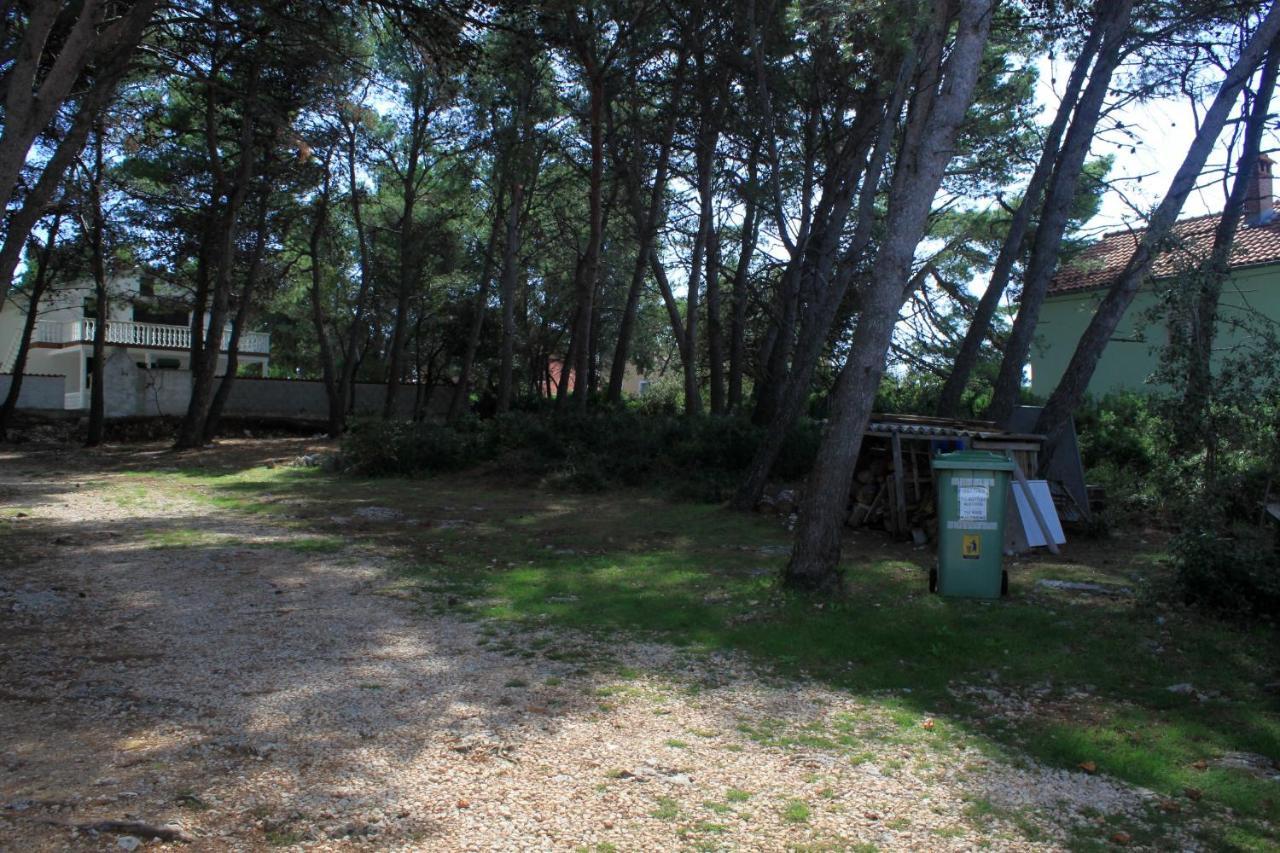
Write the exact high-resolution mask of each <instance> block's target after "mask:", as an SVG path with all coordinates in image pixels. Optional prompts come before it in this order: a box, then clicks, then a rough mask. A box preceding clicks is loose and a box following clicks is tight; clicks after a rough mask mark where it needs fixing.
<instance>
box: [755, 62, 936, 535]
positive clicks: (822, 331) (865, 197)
mask: <svg viewBox="0 0 1280 853" xmlns="http://www.w3.org/2000/svg"><path fill="white" fill-rule="evenodd" d="M918 53H919V51H917V50H916V49H914V48H913V49H912V50H909V51H908V52H907V55H906V56H905V57H903V59H902V61H901V63H900V64H899V68H898V75H897V80H896V83H895V85H894V90H893V93H892V94H891V95H890V97H889V99H888V101H887V103H885V104H884V107H883V109H882V111H881V115H880V118H879V121H878V127H875V126H874V125H873V127H875V131H876V132H875V142H874V145H873V146H872V147H871V151H870V153H869V154H867V153H866V151H865V149H864V148H863V147H862V144H861V143H859V144H858V145H856V146H855V150H856V151H857V152H859V154H858V156H859V157H861V156H866V157H867V162H866V164H865V167H864V168H862V169H861V172H860V174H861V178H862V186H861V188H860V189H859V190H858V223H857V225H856V227H855V228H854V232H853V237H852V239H851V240H850V245H849V249H848V251H847V252H846V253H845V257H844V258H843V260H842V262H841V267H840V270H839V271H838V272H837V273H836V275H835V276H834V278H833V279H832V280H831V283H830V284H829V285H828V286H827V288H826V289H825V291H824V290H822V289H821V288H820V287H818V288H817V290H818V293H819V294H820V296H819V297H818V298H815V299H814V300H813V305H812V307H811V310H810V311H809V312H808V313H807V315H806V321H805V323H804V324H803V325H802V327H801V332H800V338H799V340H800V349H799V350H798V351H797V353H796V357H795V358H794V359H793V367H792V370H791V372H790V373H789V374H788V376H787V377H786V380H785V383H784V386H783V388H782V389H781V390H780V391H779V392H778V402H777V405H776V406H775V408H774V413H773V416H772V417H771V418H770V419H769V421H768V429H767V430H766V432H765V435H764V438H763V440H762V441H761V442H760V445H759V447H758V448H757V449H756V453H755V456H754V457H753V458H752V460H751V465H750V466H749V467H748V469H747V473H746V476H745V477H744V478H743V481H742V483H741V484H740V485H739V487H738V490H737V491H736V492H735V493H734V496H733V499H732V501H730V505H731V506H733V507H734V508H736V509H743V510H749V509H751V508H752V507H754V506H755V505H756V503H757V502H759V500H760V497H761V495H762V494H763V493H764V489H765V486H766V485H767V484H768V480H769V474H770V472H771V471H772V470H773V465H774V463H775V462H776V461H777V459H778V454H779V453H781V451H782V446H783V443H784V442H785V441H786V437H787V433H788V432H789V431H790V430H791V428H792V426H793V425H794V424H795V422H796V419H797V418H799V417H800V414H801V412H802V411H803V409H804V404H805V399H806V397H807V396H808V393H809V386H810V383H811V382H812V381H813V373H814V371H815V370H816V369H817V364H818V359H819V357H820V356H821V353H822V350H823V347H824V346H825V345H826V341H827V338H828V336H829V335H830V333H831V328H832V326H833V324H834V323H835V320H836V315H837V314H838V313H839V308H840V305H841V303H842V302H843V301H844V299H845V294H846V293H847V291H848V289H849V286H850V285H851V283H852V281H853V277H854V275H855V273H856V271H857V270H858V269H859V267H860V266H861V263H860V262H861V260H862V257H863V255H864V254H865V253H866V251H867V247H868V246H869V245H870V242H871V238H872V236H873V234H874V229H875V224H876V221H877V218H876V216H875V204H876V197H877V194H878V192H879V188H880V177H881V174H882V172H883V170H884V166H885V163H886V162H887V160H888V157H889V151H890V149H891V148H892V146H893V142H894V139H895V135H896V133H897V130H898V124H899V122H898V117H899V115H900V114H901V112H902V107H903V104H904V103H905V102H906V98H907V93H908V90H909V88H910V82H911V78H912V77H913V76H914V74H915V73H916V68H917V64H918V61H919V56H918ZM855 138H856V137H855ZM858 176H859V173H858V172H854V173H852V174H851V175H850V176H849V179H848V181H847V182H846V185H845V190H844V191H843V192H847V193H848V195H847V196H846V195H844V194H840V195H839V196H838V197H837V198H836V199H835V200H834V201H833V203H832V205H831V209H832V213H833V215H832V216H828V217H827V219H828V220H829V221H831V223H832V224H831V226H829V227H824V228H823V229H822V233H821V235H819V239H818V240H817V242H816V244H815V247H814V248H813V249H812V251H813V252H814V253H815V255H816V257H815V258H814V259H813V260H812V261H811V262H810V266H811V268H812V269H813V270H814V276H813V277H814V279H815V283H816V282H818V281H825V280H827V279H828V278H830V277H831V275H832V270H833V267H834V266H835V264H836V261H837V257H836V255H837V251H838V248H839V243H838V238H839V235H840V234H841V233H842V232H843V229H844V219H845V217H846V216H847V215H848V211H849V207H848V205H851V204H852V199H853V195H852V193H853V189H854V187H853V185H854V183H856V181H857V179H858ZM833 195H835V193H834V191H833Z"/></svg>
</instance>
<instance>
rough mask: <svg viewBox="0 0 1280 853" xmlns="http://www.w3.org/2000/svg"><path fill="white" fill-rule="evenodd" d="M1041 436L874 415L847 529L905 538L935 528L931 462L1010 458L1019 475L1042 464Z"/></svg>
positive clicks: (971, 423)
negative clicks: (967, 455)
mask: <svg viewBox="0 0 1280 853" xmlns="http://www.w3.org/2000/svg"><path fill="white" fill-rule="evenodd" d="M1043 443H1044V436H1040V435H1031V434H1029V433H1015V432H1008V431H1006V430H1002V429H1000V428H999V427H997V426H996V425H995V424H994V423H993V422H991V421H976V420H959V419H954V418H931V417H925V416H917V415H872V417H871V422H870V424H868V426H867V431H866V433H865V436H864V438H863V442H862V452H861V455H860V456H859V458H858V466H857V469H856V473H855V474H854V479H853V484H852V488H851V489H850V493H849V515H848V524H849V526H851V527H883V528H884V529H885V530H888V531H889V532H890V533H892V534H893V535H894V536H897V537H900V538H907V537H909V536H912V535H916V536H919V535H920V534H919V533H915V534H913V531H920V532H922V533H923V534H925V535H927V536H929V537H930V538H933V536H934V534H935V533H936V527H937V513H936V509H935V507H934V489H933V467H932V465H931V464H930V460H931V459H932V458H933V457H934V456H935V455H936V454H938V453H946V452H949V451H952V450H990V451H994V452H996V453H1005V452H1008V453H1010V454H1012V456H1013V458H1014V460H1015V461H1016V462H1017V463H1018V465H1019V467H1020V468H1021V469H1022V470H1023V471H1035V470H1036V469H1037V468H1038V467H1039V463H1040V448H1041V446H1042V445H1043Z"/></svg>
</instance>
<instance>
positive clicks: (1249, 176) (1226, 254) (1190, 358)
mask: <svg viewBox="0 0 1280 853" xmlns="http://www.w3.org/2000/svg"><path fill="white" fill-rule="evenodd" d="M1278 70H1280V48H1278V47H1277V46H1276V45H1272V46H1271V49H1270V50H1269V51H1268V52H1267V58H1266V60H1265V62H1264V63H1263V67H1262V77H1261V79H1260V80H1259V82H1258V92H1257V95H1255V96H1254V99H1253V103H1252V104H1250V106H1249V110H1248V117H1247V119H1246V121H1245V132H1244V146H1243V150H1242V151H1241V156H1240V160H1239V164H1238V167H1237V168H1238V171H1237V172H1236V176H1235V179H1234V181H1233V182H1232V185H1231V192H1230V193H1229V194H1228V196H1227V203H1226V206H1225V207H1224V208H1223V210H1222V216H1221V217H1220V218H1219V219H1218V225H1217V227H1216V228H1215V229H1214V235H1213V248H1212V249H1211V250H1210V253H1209V257H1208V259H1207V260H1206V262H1205V263H1204V264H1203V265H1202V267H1201V269H1200V270H1198V271H1197V274H1196V277H1195V282H1196V293H1195V299H1194V302H1193V303H1192V307H1191V316H1190V317H1189V320H1190V329H1189V336H1188V340H1187V341H1186V346H1187V352H1186V359H1187V363H1186V373H1185V383H1186V385H1185V388H1184V390H1183V394H1182V403H1183V406H1182V411H1183V414H1184V417H1182V418H1181V419H1180V420H1179V425H1178V426H1179V431H1180V432H1181V433H1182V435H1181V440H1182V443H1183V444H1189V443H1190V441H1191V440H1193V439H1198V440H1199V441H1200V443H1201V444H1202V445H1203V446H1204V448H1205V451H1206V453H1205V468H1206V471H1205V478H1206V480H1207V481H1209V482H1212V481H1213V480H1214V479H1215V478H1216V474H1217V472H1216V470H1215V462H1214V460H1216V458H1217V453H1216V446H1217V441H1216V435H1215V434H1214V433H1215V431H1214V429H1213V426H1212V424H1211V420H1212V417H1211V407H1210V405H1209V402H1210V400H1211V399H1212V395H1213V340H1214V336H1215V333H1216V332H1217V324H1218V300H1219V299H1220V298H1221V295H1222V285H1223V282H1225V281H1226V280H1227V277H1228V275H1229V274H1230V269H1231V263H1230V262H1231V249H1232V246H1233V245H1234V244H1235V237H1236V232H1237V231H1238V230H1239V228H1240V220H1241V218H1242V214H1243V212H1244V208H1245V201H1246V199H1247V198H1248V196H1249V194H1250V192H1251V191H1252V189H1253V187H1254V183H1255V181H1256V180H1257V170H1258V159H1259V154H1260V152H1261V149H1262V136H1263V134H1264V133H1265V131H1266V124H1267V119H1268V111H1269V110H1270V109H1271V97H1272V94H1273V93H1274V91H1275V87H1276V80H1277V72H1278ZM1266 201H1269V199H1267V200H1266ZM1263 213H1264V214H1267V213H1269V211H1263ZM1170 332H1171V337H1172V330H1170ZM1197 433H1198V435H1197Z"/></svg>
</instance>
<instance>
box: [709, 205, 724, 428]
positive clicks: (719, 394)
mask: <svg viewBox="0 0 1280 853" xmlns="http://www.w3.org/2000/svg"><path fill="white" fill-rule="evenodd" d="M707 360H708V361H709V362H710V378H709V380H708V381H709V382H710V385H711V414H713V415H723V414H724V413H725V411H726V409H727V406H726V403H725V375H724V325H723V318H722V317H721V313H720V235H719V233H718V232H717V231H716V228H715V223H712V225H711V227H710V229H709V230H708V232H707Z"/></svg>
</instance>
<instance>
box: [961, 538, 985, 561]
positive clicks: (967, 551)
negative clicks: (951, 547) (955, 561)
mask: <svg viewBox="0 0 1280 853" xmlns="http://www.w3.org/2000/svg"><path fill="white" fill-rule="evenodd" d="M960 556H961V557H963V558H964V559H966V560H976V559H978V558H979V557H981V556H982V537H981V536H978V535H977V534H976V533H966V534H965V535H964V536H962V537H961V539H960Z"/></svg>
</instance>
